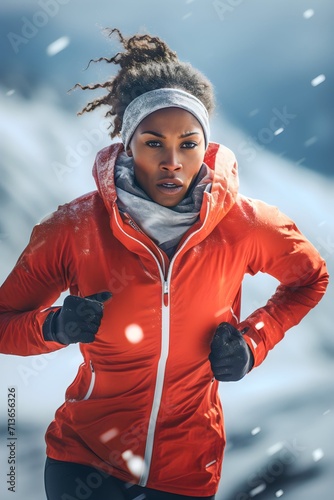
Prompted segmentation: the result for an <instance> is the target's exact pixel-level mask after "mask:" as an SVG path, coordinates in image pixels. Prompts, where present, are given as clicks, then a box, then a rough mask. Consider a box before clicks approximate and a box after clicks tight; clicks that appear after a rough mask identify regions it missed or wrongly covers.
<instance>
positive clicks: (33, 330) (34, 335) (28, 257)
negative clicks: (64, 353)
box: [0, 212, 70, 356]
mask: <svg viewBox="0 0 334 500" xmlns="http://www.w3.org/2000/svg"><path fill="white" fill-rule="evenodd" d="M68 254H69V248H68V241H67V237H66V230H64V227H63V225H62V224H61V223H60V222H59V216H58V212H55V213H54V214H53V215H51V216H49V218H48V219H47V220H45V221H44V222H42V223H41V224H38V225H37V226H35V228H34V230H33V232H32V235H31V238H30V242H29V244H28V246H27V247H26V249H25V250H24V251H23V253H22V254H21V256H20V257H19V259H18V261H17V263H16V265H15V267H14V269H13V270H12V272H11V273H10V274H9V276H8V278H7V279H6V280H5V282H4V283H3V285H2V286H1V288H0V352H1V353H3V354H16V355H21V356H28V355H33V354H41V353H48V352H52V351H55V350H58V349H61V348H62V347H65V346H64V345H63V344H59V343H57V342H46V341H44V338H43V334H42V326H43V323H44V321H45V318H46V317H47V315H48V314H49V312H50V310H49V309H48V308H50V306H51V305H52V304H53V303H54V302H55V300H57V298H58V297H59V295H60V294H61V293H62V292H63V291H65V290H67V289H68V288H69V285H70V279H69V277H68V276H69V275H70V273H69V267H70V266H69V258H68Z"/></svg>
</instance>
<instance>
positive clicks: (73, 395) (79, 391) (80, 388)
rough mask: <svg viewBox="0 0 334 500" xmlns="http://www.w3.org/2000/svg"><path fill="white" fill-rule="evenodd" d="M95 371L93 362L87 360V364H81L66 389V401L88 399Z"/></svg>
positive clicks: (92, 387) (73, 401) (74, 401)
mask: <svg viewBox="0 0 334 500" xmlns="http://www.w3.org/2000/svg"><path fill="white" fill-rule="evenodd" d="M95 382H96V373H95V369H94V366H93V363H92V362H91V361H89V366H87V365H85V363H84V364H82V365H80V367H79V371H78V374H77V376H76V377H75V379H74V380H73V382H72V383H71V384H70V385H69V387H68V388H67V390H66V397H65V399H66V402H67V403H76V402H78V401H85V400H87V399H89V398H90V397H91V395H92V392H93V390H94V387H95Z"/></svg>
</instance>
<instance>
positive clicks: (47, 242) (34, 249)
mask: <svg viewBox="0 0 334 500" xmlns="http://www.w3.org/2000/svg"><path fill="white" fill-rule="evenodd" d="M121 150H122V145H121V144H114V145H111V146H109V147H107V148H105V149H103V150H102V151H100V152H99V153H98V155H97V158H96V162H95V165H94V177H95V180H96V183H97V188H98V189H97V191H94V192H91V193H89V194H86V195H84V196H82V197H80V198H78V199H76V200H74V201H72V202H71V203H69V204H66V205H64V206H62V207H60V208H59V209H58V210H57V211H56V212H55V213H53V214H52V215H51V216H49V217H48V218H46V219H45V220H44V221H42V223H41V224H39V225H37V226H36V227H35V228H34V231H33V234H32V237H31V241H30V243H29V245H28V246H27V248H26V249H25V250H24V252H23V253H22V255H21V256H20V258H19V260H18V262H17V264H16V266H15V268H14V270H13V271H12V273H11V274H10V275H9V277H8V278H7V280H6V281H5V283H4V284H3V286H2V288H1V291H0V313H1V315H0V320H1V321H0V351H1V352H2V353H7V354H18V355H30V354H39V353H46V352H50V351H54V350H56V349H60V348H61V347H63V346H62V345H60V344H58V343H56V342H45V341H44V340H43V336H42V325H43V322H44V320H45V317H46V316H47V314H48V313H49V311H48V310H45V309H46V308H49V307H50V306H51V305H52V304H53V303H54V302H55V300H56V299H57V298H58V297H59V295H60V293H61V292H62V291H64V290H67V289H68V288H69V289H70V292H71V293H72V294H75V295H80V296H87V295H91V294H93V293H97V292H101V291H105V290H110V291H111V292H112V294H113V298H112V299H111V300H109V301H108V302H107V303H106V304H105V312H104V317H103V320H102V324H101V327H100V330H99V332H98V334H97V336H96V340H95V341H94V342H93V343H91V344H81V345H80V349H81V352H82V354H83V357H84V362H83V363H82V364H81V366H80V367H79V371H78V374H77V377H76V378H75V380H74V381H73V383H72V384H71V385H70V386H69V388H68V389H67V392H66V401H65V403H64V404H63V405H62V406H61V407H60V408H59V409H58V410H57V412H56V416H55V420H54V421H53V422H52V423H51V424H50V426H49V428H48V431H47V434H46V441H47V454H48V455H49V456H50V457H52V458H55V459H58V460H68V461H73V462H78V463H83V464H90V465H94V466H95V467H98V468H100V469H102V470H104V471H106V472H107V473H110V474H112V475H114V476H116V477H118V478H120V479H122V480H124V481H134V482H138V483H139V484H141V485H146V486H148V487H150V488H155V489H160V490H165V491H169V492H172V493H178V494H185V495H195V496H206V495H208V496H209V495H213V494H214V493H215V492H216V490H217V487H218V482H219V478H220V472H221V463H222V457H223V450H224V445H225V437H224V425H223V415H222V409H221V404H220V401H219V396H218V382H217V381H215V380H214V379H213V374H212V372H211V369H210V363H209V361H208V355H209V351H210V342H211V339H212V336H213V333H214V331H215V328H216V327H217V325H218V324H219V323H220V322H222V321H228V322H230V323H232V324H234V325H238V326H239V327H240V328H241V327H244V326H248V327H249V330H248V332H247V334H246V335H245V339H246V341H247V343H248V345H249V346H250V348H251V349H252V351H253V354H254V358H255V366H257V365H259V364H260V363H261V362H262V361H263V359H264V358H265V356H266V355H267V353H268V351H269V350H270V349H272V347H273V346H274V345H275V344H276V343H277V342H279V341H280V340H281V339H282V338H283V336H284V333H285V331H286V330H287V329H288V328H290V327H292V326H293V325H296V324H297V323H298V322H299V321H300V320H301V319H302V317H303V316H304V315H305V314H306V313H307V312H308V311H309V310H310V309H311V308H312V307H314V306H315V305H316V304H317V302H318V301H319V300H320V299H321V297H322V295H323V294H324V292H325V289H326V285H327V281H328V275H327V272H326V267H325V263H324V261H323V260H322V259H321V257H320V256H319V254H318V252H317V250H316V249H315V248H314V247H313V246H312V245H311V244H310V243H309V242H308V241H307V240H306V238H305V237H304V236H303V235H302V234H301V233H300V232H299V231H298V229H297V228H296V226H295V225H294V223H293V222H292V221H291V220H290V219H288V218H287V217H286V216H285V215H283V214H282V213H280V212H279V211H278V210H277V208H275V207H272V206H269V205H267V204H265V203H263V202H261V201H258V200H252V199H249V198H246V197H244V196H241V195H239V194H238V177H237V166H236V161H235V157H234V155H233V153H232V152H231V151H230V150H228V149H227V148H225V147H223V146H219V145H217V144H213V143H212V144H210V146H209V149H208V151H207V153H206V157H205V162H206V163H207V164H208V165H209V167H210V168H212V169H214V171H215V174H214V182H213V186H212V190H211V193H208V192H205V193H204V198H203V203H202V208H201V211H200V218H199V221H198V222H197V223H195V224H194V226H193V227H192V228H191V229H190V230H189V231H188V232H187V233H186V234H185V235H184V237H183V238H182V240H181V242H180V244H179V247H178V249H177V251H176V253H175V255H174V257H173V259H172V260H171V261H169V260H168V258H167V256H166V255H165V254H164V253H163V252H162V251H161V250H160V249H159V248H158V247H157V246H156V245H155V244H154V243H153V242H152V241H151V240H150V239H149V238H148V236H146V235H145V234H144V233H143V232H142V231H141V230H140V229H139V227H138V226H137V224H136V223H135V222H134V221H132V220H131V219H129V218H124V217H123V218H122V216H121V215H120V213H119V211H118V209H117V205H116V203H115V199H116V191H115V186H114V182H113V169H114V164H115V160H116V158H117V155H118V153H119V152H120V151H121ZM259 271H261V272H264V273H269V274H271V275H272V276H274V277H275V278H277V280H278V281H279V282H280V285H279V286H278V288H277V291H276V293H275V294H274V295H273V296H272V297H271V298H270V300H269V301H268V302H267V304H266V305H265V306H263V307H260V308H259V309H258V310H257V311H255V312H254V313H253V314H252V315H251V316H249V317H248V318H247V319H246V320H245V321H244V322H242V323H239V319H238V317H239V311H240V298H241V283H242V280H243V277H244V275H245V273H250V274H255V273H257V272H259Z"/></svg>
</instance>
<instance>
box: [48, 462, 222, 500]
mask: <svg viewBox="0 0 334 500" xmlns="http://www.w3.org/2000/svg"><path fill="white" fill-rule="evenodd" d="M44 478H45V490H46V495H47V499H48V500H191V499H194V500H214V498H215V497H214V496H211V497H190V496H184V495H175V494H174V493H167V492H164V491H158V490H152V489H151V488H145V487H142V486H138V485H135V484H132V483H125V482H123V481H121V480H120V479H117V478H115V477H112V476H108V475H107V474H106V473H104V472H102V471H100V470H98V469H94V468H93V467H89V466H87V465H81V464H76V463H72V462H62V461H59V460H54V459H53V458H47V459H46V464H45V476H44Z"/></svg>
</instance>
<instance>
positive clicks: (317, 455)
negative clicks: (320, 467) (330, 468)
mask: <svg viewBox="0 0 334 500" xmlns="http://www.w3.org/2000/svg"><path fill="white" fill-rule="evenodd" d="M323 457H324V452H323V451H322V449H321V448H317V449H316V450H314V451H312V458H313V460H314V461H315V462H319V460H321V459H322V458H323Z"/></svg>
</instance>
